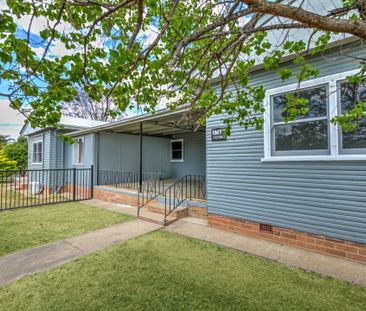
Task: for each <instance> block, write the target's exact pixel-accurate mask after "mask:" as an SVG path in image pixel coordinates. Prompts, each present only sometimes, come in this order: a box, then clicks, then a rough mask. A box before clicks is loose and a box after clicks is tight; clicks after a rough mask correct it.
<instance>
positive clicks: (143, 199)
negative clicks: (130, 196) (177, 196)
mask: <svg viewBox="0 0 366 311" xmlns="http://www.w3.org/2000/svg"><path fill="white" fill-rule="evenodd" d="M161 194H164V181H163V180H160V178H159V177H157V176H153V177H151V178H150V179H147V180H144V181H143V182H142V186H141V188H140V189H139V191H138V194H137V217H138V216H139V215H140V209H141V208H142V207H144V206H145V205H146V204H147V203H149V202H150V201H152V200H153V199H155V198H156V197H157V196H159V195H161Z"/></svg>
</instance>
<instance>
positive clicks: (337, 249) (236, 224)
mask: <svg viewBox="0 0 366 311" xmlns="http://www.w3.org/2000/svg"><path fill="white" fill-rule="evenodd" d="M208 223H209V225H210V226H212V227H215V228H220V229H224V230H229V231H232V232H236V233H241V234H245V235H249V236H253V237H256V238H261V239H265V240H270V241H273V242H277V243H282V244H286V245H289V246H294V247H298V248H302V249H307V250H310V251H315V252H319V253H323V254H327V255H332V256H336V257H340V258H345V259H349V260H353V261H357V262H360V263H364V264H366V244H360V243H353V242H348V241H343V240H337V239H331V238H327V237H323V236H319V235H314V234H310V233H304V232H299V231H295V230H290V229H284V228H280V227H275V226H273V227H272V228H273V232H272V233H270V232H265V231H262V230H260V225H259V224H258V223H255V222H250V221H245V220H240V219H235V218H229V217H225V216H220V215H214V214H209V215H208Z"/></svg>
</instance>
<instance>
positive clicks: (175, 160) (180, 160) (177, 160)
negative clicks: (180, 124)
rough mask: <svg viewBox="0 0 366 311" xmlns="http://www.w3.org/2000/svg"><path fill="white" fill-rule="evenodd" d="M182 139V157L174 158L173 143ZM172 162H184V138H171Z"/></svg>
mask: <svg viewBox="0 0 366 311" xmlns="http://www.w3.org/2000/svg"><path fill="white" fill-rule="evenodd" d="M177 141H180V142H181V143H182V158H181V159H173V149H172V143H174V142H177ZM170 162H184V139H183V138H179V139H171V140H170Z"/></svg>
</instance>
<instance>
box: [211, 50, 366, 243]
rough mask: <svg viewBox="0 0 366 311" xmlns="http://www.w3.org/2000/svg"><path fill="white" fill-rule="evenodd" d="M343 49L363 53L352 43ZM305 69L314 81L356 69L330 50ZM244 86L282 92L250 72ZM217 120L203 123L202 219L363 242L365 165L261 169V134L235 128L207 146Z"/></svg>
mask: <svg viewBox="0 0 366 311" xmlns="http://www.w3.org/2000/svg"><path fill="white" fill-rule="evenodd" d="M343 50H344V51H348V52H347V53H348V55H353V56H357V55H358V56H360V55H361V54H364V53H365V49H364V47H363V46H362V45H360V44H358V45H357V46H355V45H354V44H353V46H351V47H350V46H345V47H343ZM309 62H310V63H312V64H313V65H314V66H316V67H317V68H319V69H320V75H321V76H326V75H330V74H335V73H337V72H342V71H347V70H352V69H356V68H357V67H358V66H359V63H358V62H357V61H356V60H354V59H353V58H351V57H347V56H344V55H340V54H337V49H334V50H332V51H330V52H328V53H327V54H325V55H322V56H318V57H312V58H310V60H309ZM252 81H254V82H255V83H257V84H261V85H263V86H264V87H265V88H266V89H270V88H274V87H278V86H281V85H284V83H282V82H281V80H280V79H279V78H278V77H277V76H276V74H274V73H268V72H264V71H259V72H256V73H254V74H253V79H252ZM293 82H294V81H290V82H287V84H290V83H293ZM221 119H222V116H215V117H212V118H210V119H209V120H208V122H207V131H206V140H207V190H208V213H209V214H216V215H223V216H227V217H232V218H238V219H242V220H249V221H253V222H256V223H264V224H272V225H274V226H278V227H282V228H289V229H294V230H298V231H302V232H309V233H313V234H318V235H323V236H328V237H332V238H337V239H342V240H349V241H354V242H360V243H366V161H334V162H332V161H318V162H317V161H312V162H262V161H261V159H262V158H263V156H264V141H263V132H262V131H256V130H253V129H248V130H245V129H244V128H242V127H240V126H237V125H236V126H234V127H233V130H232V135H231V136H230V137H228V138H227V140H225V141H212V140H211V129H213V128H218V127H220V126H222V123H221Z"/></svg>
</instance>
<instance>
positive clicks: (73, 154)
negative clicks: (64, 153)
mask: <svg viewBox="0 0 366 311" xmlns="http://www.w3.org/2000/svg"><path fill="white" fill-rule="evenodd" d="M75 140H77V141H79V140H81V141H82V142H83V146H84V156H83V162H80V163H78V162H75V146H76V144H78V146H79V148H80V145H79V143H74V145H73V146H72V165H84V161H85V137H84V136H82V137H78V138H75ZM79 148H78V153H79ZM78 158H79V154H78Z"/></svg>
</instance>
